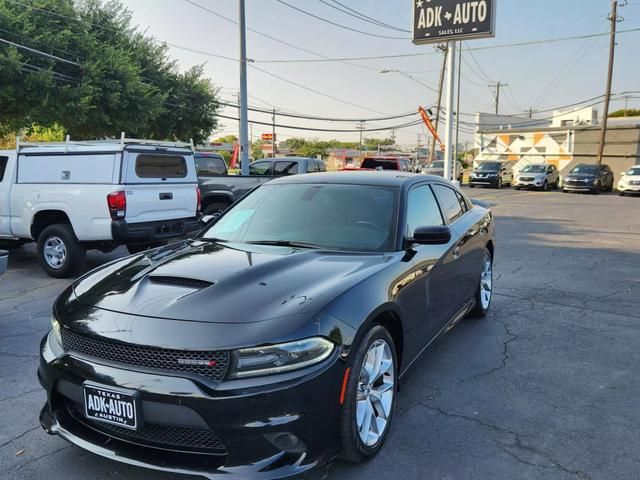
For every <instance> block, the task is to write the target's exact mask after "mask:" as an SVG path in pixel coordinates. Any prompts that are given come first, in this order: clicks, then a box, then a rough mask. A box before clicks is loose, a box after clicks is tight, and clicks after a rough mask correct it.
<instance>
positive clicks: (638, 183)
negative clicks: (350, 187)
mask: <svg viewBox="0 0 640 480" xmlns="http://www.w3.org/2000/svg"><path fill="white" fill-rule="evenodd" d="M629 185H640V180H631V181H630V182H629Z"/></svg>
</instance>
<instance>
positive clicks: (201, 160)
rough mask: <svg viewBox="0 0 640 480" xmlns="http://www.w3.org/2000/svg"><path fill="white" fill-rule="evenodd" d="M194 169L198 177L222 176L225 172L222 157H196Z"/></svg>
mask: <svg viewBox="0 0 640 480" xmlns="http://www.w3.org/2000/svg"><path fill="white" fill-rule="evenodd" d="M196 169H197V172H198V176H199V177H213V176H216V175H224V173H225V171H226V170H227V168H226V165H225V163H224V160H223V159H222V157H213V156H211V157H208V156H207V157H196Z"/></svg>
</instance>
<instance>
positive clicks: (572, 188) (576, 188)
mask: <svg viewBox="0 0 640 480" xmlns="http://www.w3.org/2000/svg"><path fill="white" fill-rule="evenodd" d="M562 190H564V191H565V192H594V191H596V190H597V186H596V185H563V186H562Z"/></svg>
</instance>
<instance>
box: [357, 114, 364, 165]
mask: <svg viewBox="0 0 640 480" xmlns="http://www.w3.org/2000/svg"><path fill="white" fill-rule="evenodd" d="M358 129H359V130H360V156H361V157H362V130H363V129H364V121H362V120H360V125H359V126H358Z"/></svg>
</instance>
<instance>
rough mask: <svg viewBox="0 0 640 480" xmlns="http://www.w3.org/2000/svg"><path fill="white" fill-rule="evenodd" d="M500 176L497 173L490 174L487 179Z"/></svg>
mask: <svg viewBox="0 0 640 480" xmlns="http://www.w3.org/2000/svg"><path fill="white" fill-rule="evenodd" d="M497 176H498V174H497V173H490V174H489V175H487V177H497Z"/></svg>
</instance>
